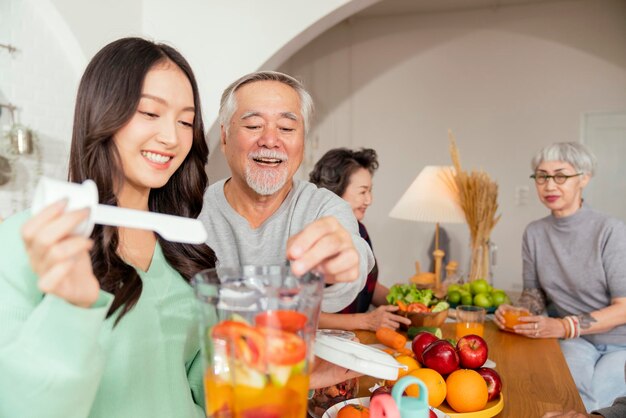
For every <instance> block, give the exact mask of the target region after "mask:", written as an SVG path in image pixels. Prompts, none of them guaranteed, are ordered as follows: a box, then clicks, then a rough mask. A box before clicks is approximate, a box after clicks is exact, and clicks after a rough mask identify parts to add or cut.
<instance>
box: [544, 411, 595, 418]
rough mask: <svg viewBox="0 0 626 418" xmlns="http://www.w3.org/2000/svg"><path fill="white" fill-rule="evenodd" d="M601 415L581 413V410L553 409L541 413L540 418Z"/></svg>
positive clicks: (581, 417) (577, 417) (579, 417)
mask: <svg viewBox="0 0 626 418" xmlns="http://www.w3.org/2000/svg"><path fill="white" fill-rule="evenodd" d="M601 416H602V415H596V414H591V415H587V414H583V413H581V412H576V411H567V412H563V411H554V412H546V413H545V414H543V416H542V417H541V418H589V417H601Z"/></svg>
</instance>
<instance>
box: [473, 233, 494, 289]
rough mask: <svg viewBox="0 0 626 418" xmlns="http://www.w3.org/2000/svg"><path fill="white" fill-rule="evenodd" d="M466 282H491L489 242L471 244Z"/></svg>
mask: <svg viewBox="0 0 626 418" xmlns="http://www.w3.org/2000/svg"><path fill="white" fill-rule="evenodd" d="M470 250H471V257H470V266H469V273H468V281H470V282H471V281H474V280H477V279H485V280H487V281H489V282H491V275H490V271H489V268H490V262H489V241H484V242H479V243H472V244H471V246H470Z"/></svg>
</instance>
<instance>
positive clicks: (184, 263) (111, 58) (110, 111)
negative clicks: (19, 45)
mask: <svg viewBox="0 0 626 418" xmlns="http://www.w3.org/2000/svg"><path fill="white" fill-rule="evenodd" d="M166 62H172V63H174V64H175V65H176V66H177V67H178V68H180V69H181V70H182V71H183V73H184V74H185V75H186V76H187V79H188V80H189V83H190V84H191V88H192V90H193V97H194V107H195V115H194V120H193V143H192V146H191V150H190V151H189V154H188V155H187V157H186V158H185V160H184V162H183V163H182V165H181V166H180V167H179V168H178V170H176V172H175V173H174V174H173V175H172V177H171V178H170V179H169V181H168V182H167V184H166V185H165V186H163V187H161V188H159V189H152V190H151V191H150V196H149V199H148V208H149V210H150V211H153V212H160V213H166V214H170V215H178V216H184V217H188V218H196V217H198V215H199V214H200V210H201V209H202V199H203V195H204V191H205V189H206V186H207V183H208V178H207V175H206V172H205V170H204V167H205V165H206V163H207V160H208V157H209V149H208V146H207V143H206V141H205V138H204V124H203V122H202V112H201V109H200V95H199V92H198V86H197V83H196V80H195V77H194V75H193V72H192V71H191V67H190V66H189V63H187V61H186V60H185V58H183V56H182V55H181V54H180V53H179V52H178V51H176V50H175V49H174V48H172V47H170V46H168V45H164V44H157V43H154V42H151V41H148V40H145V39H141V38H123V39H119V40H117V41H114V42H112V43H110V44H108V45H107V46H105V47H104V48H102V49H101V50H100V51H99V52H98V53H97V54H96V55H95V56H94V57H93V59H92V60H91V62H90V63H89V65H88V66H87V69H86V70H85V73H84V74H83V77H82V79H81V82H80V86H79V88H78V94H77V98H76V108H75V111H74V131H73V134H72V145H71V152H70V162H69V175H68V176H69V180H70V181H72V182H77V183H81V182H83V181H84V180H86V179H92V180H93V181H95V182H96V184H97V186H98V191H99V198H100V203H104V204H107V205H117V197H116V193H117V192H119V190H116V189H115V187H116V185H117V186H118V187H121V185H122V184H123V183H124V172H123V169H122V164H121V160H120V156H119V154H118V151H117V147H116V146H115V144H114V142H113V135H114V134H115V133H116V132H117V131H118V130H119V129H120V128H122V127H123V126H125V125H126V124H127V123H128V122H129V121H130V119H131V118H132V117H133V115H134V114H135V112H136V110H137V107H138V105H139V100H140V96H141V91H142V87H143V82H144V79H145V77H146V74H147V73H148V72H149V71H150V70H151V69H152V68H154V67H155V66H156V65H159V64H162V63H166ZM91 238H92V239H93V240H94V247H93V249H92V250H91V262H92V264H93V270H94V274H95V276H96V277H97V278H98V280H99V282H100V287H101V289H103V290H105V291H107V292H110V293H112V294H113V295H114V296H115V298H114V300H113V304H112V305H111V308H110V309H109V312H108V314H107V317H109V316H111V315H112V314H113V313H114V312H116V311H117V310H118V309H119V308H121V311H120V314H119V316H118V318H117V320H116V323H117V321H119V320H120V319H121V318H122V317H123V316H124V315H125V314H126V313H128V311H129V310H130V309H132V307H133V306H134V305H135V304H136V303H137V301H138V300H139V297H140V295H141V290H142V282H141V278H140V277H139V275H138V273H137V271H136V270H135V268H134V267H132V266H130V265H128V264H126V262H124V260H123V259H122V258H121V257H120V255H119V254H118V252H117V251H118V245H119V235H118V230H117V228H115V227H110V226H101V225H96V227H95V228H94V231H93V233H92V235H91ZM157 239H158V241H159V244H160V245H161V248H162V250H163V255H164V256H165V258H166V260H167V262H168V263H169V264H170V265H171V266H172V267H173V268H174V269H175V270H176V271H178V272H179V273H180V274H181V276H182V277H183V278H185V280H187V281H188V282H189V280H190V279H191V277H192V276H193V275H194V274H195V273H196V272H198V271H200V270H203V269H206V268H211V267H214V266H215V261H216V258H215V253H214V252H213V250H211V248H209V247H208V246H207V245H204V244H201V245H190V244H180V243H173V242H169V241H166V240H164V239H163V238H161V237H160V236H158V235H157Z"/></svg>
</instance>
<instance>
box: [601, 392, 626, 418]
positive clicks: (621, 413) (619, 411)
mask: <svg viewBox="0 0 626 418" xmlns="http://www.w3.org/2000/svg"><path fill="white" fill-rule="evenodd" d="M593 413H594V414H600V415H602V416H603V417H604V418H624V417H626V396H623V397H621V398H617V399H615V402H613V405H612V406H609V407H608V408H602V409H599V410H597V411H594V412H593Z"/></svg>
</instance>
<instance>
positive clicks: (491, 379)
mask: <svg viewBox="0 0 626 418" xmlns="http://www.w3.org/2000/svg"><path fill="white" fill-rule="evenodd" d="M476 371H477V372H478V374H480V375H481V376H482V377H483V379H485V382H487V393H488V394H489V397H488V398H487V400H488V401H491V400H493V399H495V398H496V397H497V396H498V395H499V394H500V392H501V391H502V379H501V378H500V375H499V374H498V372H496V371H495V370H494V369H490V368H488V367H481V368H479V369H476Z"/></svg>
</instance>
